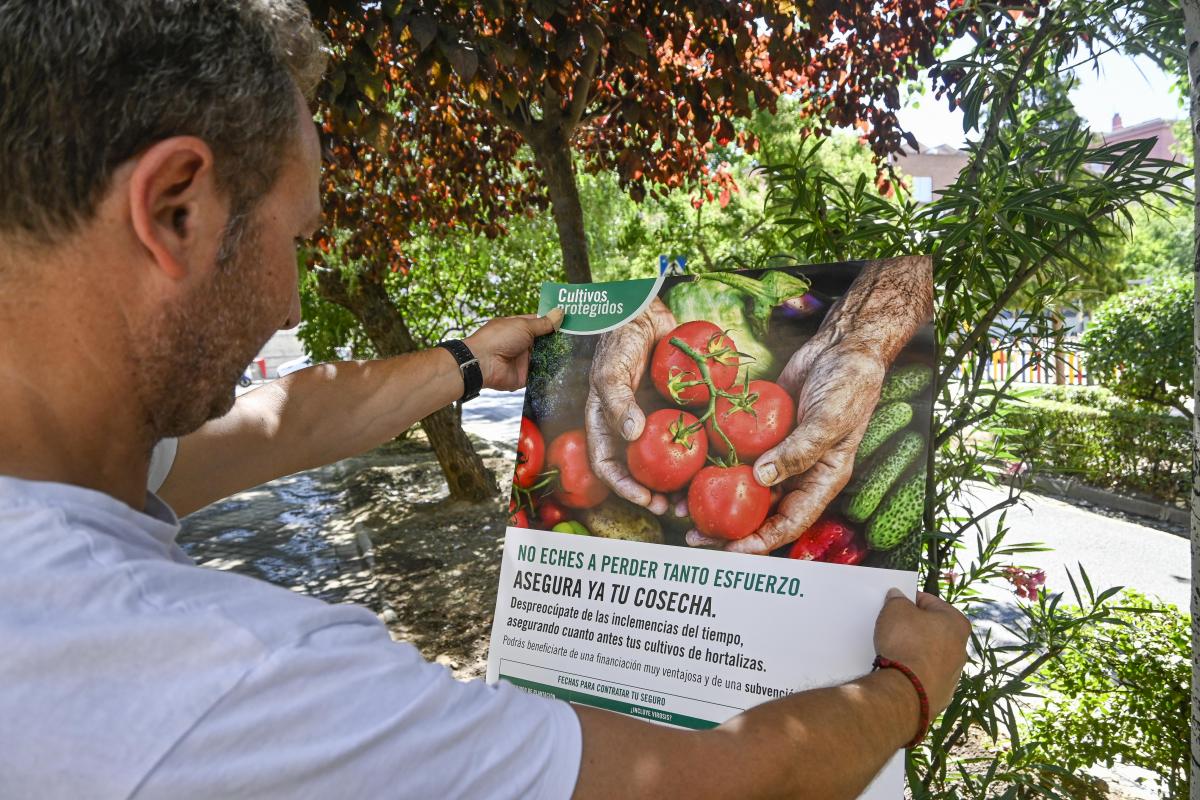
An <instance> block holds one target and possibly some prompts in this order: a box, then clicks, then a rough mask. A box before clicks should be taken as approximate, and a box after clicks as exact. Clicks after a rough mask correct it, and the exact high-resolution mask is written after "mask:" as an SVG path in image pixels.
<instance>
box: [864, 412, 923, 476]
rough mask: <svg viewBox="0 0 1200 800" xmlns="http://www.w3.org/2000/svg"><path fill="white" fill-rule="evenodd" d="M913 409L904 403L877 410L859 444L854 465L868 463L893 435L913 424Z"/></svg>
mask: <svg viewBox="0 0 1200 800" xmlns="http://www.w3.org/2000/svg"><path fill="white" fill-rule="evenodd" d="M912 418H913V407H912V406H911V405H909V404H908V403H905V402H903V401H897V402H895V403H888V404H887V405H884V406H880V407H879V408H877V409H875V415H874V416H873V417H871V421H870V422H868V423H867V432H866V433H864V434H863V438H862V441H861V442H859V444H858V453H857V454H856V455H855V456H854V463H855V464H857V463H859V462H861V461H866V460H867V459H868V458H870V457H871V454H872V453H874V452H875V451H876V450H878V449H879V447H880V445H882V444H883V443H884V442H886V441H887V440H888V439H890V438H892V434H894V433H896V432H897V431H899V430H900V429H901V428H903V427H904V426H905V425H907V424H908V423H910V422H912Z"/></svg>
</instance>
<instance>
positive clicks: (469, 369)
mask: <svg viewBox="0 0 1200 800" xmlns="http://www.w3.org/2000/svg"><path fill="white" fill-rule="evenodd" d="M437 346H438V347H440V348H442V349H444V350H447V351H449V353H450V355H452V356H454V360H455V362H457V364H458V372H459V374H460V375H462V380H463V393H462V397H461V398H459V402H460V403H465V402H467V401H468V400H474V399H475V398H476V397H478V396H479V390H480V389H482V388H483V370H482V369H480V367H479V359H478V358H476V357H475V354H474V353H472V352H471V348H469V347H467V344H466V342H464V341H463V340H462V339H447V340H446V341H444V342H438V344H437Z"/></svg>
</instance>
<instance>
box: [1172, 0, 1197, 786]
mask: <svg viewBox="0 0 1200 800" xmlns="http://www.w3.org/2000/svg"><path fill="white" fill-rule="evenodd" d="M1180 6H1181V7H1182V10H1183V18H1184V42H1183V43H1181V44H1183V45H1184V46H1183V47H1181V48H1180V49H1181V51H1183V52H1186V53H1187V61H1186V63H1185V65H1184V69H1183V70H1182V72H1183V75H1184V76H1185V80H1184V84H1185V85H1186V86H1187V90H1188V100H1189V101H1190V103H1189V108H1190V111H1191V137H1190V138H1191V140H1192V153H1193V158H1192V190H1193V192H1194V195H1193V198H1192V206H1193V224H1192V231H1193V234H1192V269H1193V275H1194V276H1195V279H1196V281H1197V282H1198V283H1200V159H1197V158H1195V153H1197V152H1200V146H1198V145H1200V0H1181V3H1180ZM1176 31H1178V28H1176ZM1176 35H1178V34H1176ZM1176 74H1179V73H1176ZM1196 296H1197V302H1196V306H1195V310H1194V316H1193V319H1192V336H1193V337H1194V338H1193V340H1192V349H1193V352H1194V354H1195V355H1194V358H1195V361H1194V363H1193V370H1194V374H1200V291H1198V292H1197V293H1196ZM1194 385H1195V386H1200V381H1195V383H1194ZM1192 399H1193V407H1194V408H1200V395H1197V396H1194V397H1193V398H1192ZM1193 424H1194V427H1193V429H1192V446H1193V448H1197V449H1194V450H1193V456H1192V608H1191V612H1192V704H1191V707H1192V742H1191V744H1192V748H1191V749H1192V764H1191V767H1192V770H1191V771H1192V790H1193V792H1195V791H1196V788H1197V787H1200V485H1198V481H1197V478H1200V444H1198V443H1200V416H1197V417H1193Z"/></svg>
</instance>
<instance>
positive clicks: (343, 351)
mask: <svg viewBox="0 0 1200 800" xmlns="http://www.w3.org/2000/svg"><path fill="white" fill-rule="evenodd" d="M335 350H336V352H337V354H338V358H340V359H341V360H343V361H346V360H347V359H349V358H350V355H351V353H350V348H349V347H338V348H335ZM312 365H313V360H312V356H309V355H303V356H300V358H293V359H292V360H291V361H285V362H283V363H282V364H280V365H279V366H278V367H276V368H275V377H277V378H282V377H283V376H284V375H290V374H291V373H293V372H299V371H300V370H302V369H304V368H305V367H311V366H312Z"/></svg>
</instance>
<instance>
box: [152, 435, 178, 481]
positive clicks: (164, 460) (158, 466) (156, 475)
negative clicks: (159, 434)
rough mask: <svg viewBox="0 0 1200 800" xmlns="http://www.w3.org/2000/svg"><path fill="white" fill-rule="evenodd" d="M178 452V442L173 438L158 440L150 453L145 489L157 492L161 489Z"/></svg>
mask: <svg viewBox="0 0 1200 800" xmlns="http://www.w3.org/2000/svg"><path fill="white" fill-rule="evenodd" d="M178 450H179V440H178V439H175V438H169V439H160V440H159V442H158V444H156V445H154V449H153V450H151V451H150V470H149V472H148V473H147V475H146V488H147V489H149V490H150V491H152V492H157V491H158V490H159V489H161V488H162V485H163V482H164V481H166V479H167V475H169V474H170V473H171V467H172V466H173V465H174V464H175V453H176V452H178Z"/></svg>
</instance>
